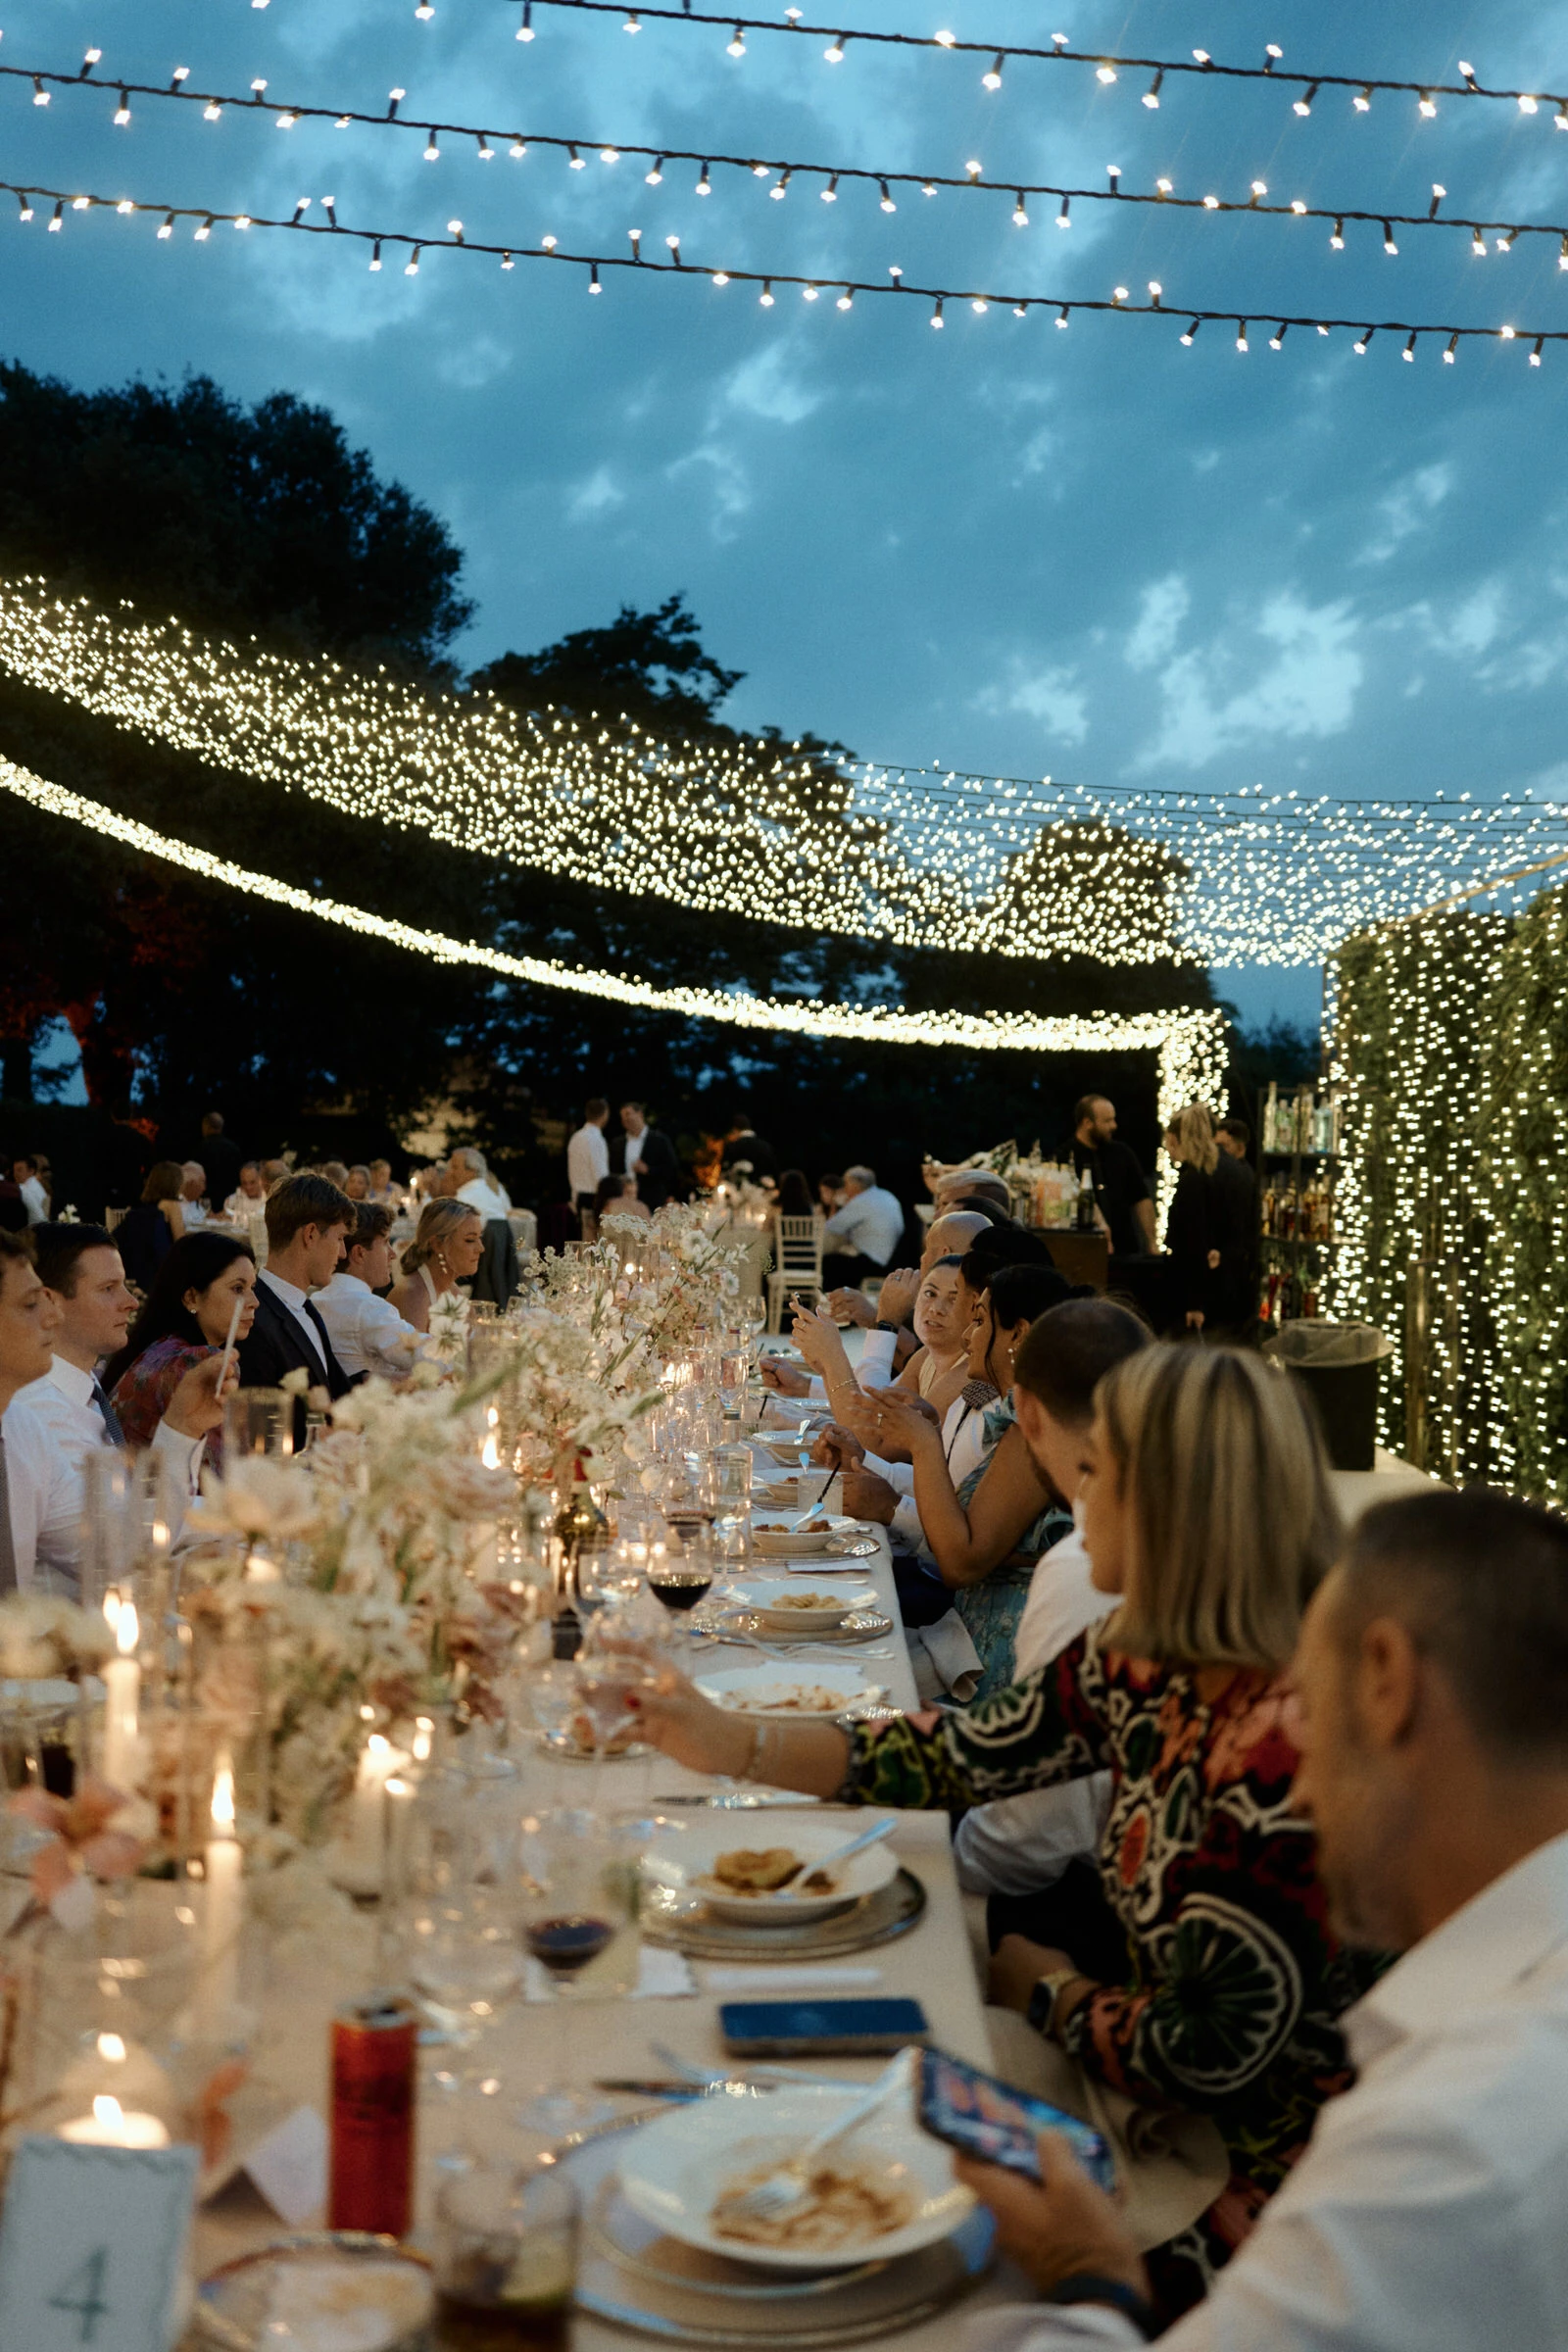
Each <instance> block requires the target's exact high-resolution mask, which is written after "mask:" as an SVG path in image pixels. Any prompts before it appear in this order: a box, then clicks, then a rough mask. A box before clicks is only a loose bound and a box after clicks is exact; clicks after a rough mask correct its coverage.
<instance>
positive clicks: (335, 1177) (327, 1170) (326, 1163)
mask: <svg viewBox="0 0 1568 2352" xmlns="http://www.w3.org/2000/svg"><path fill="white" fill-rule="evenodd" d="M316 1173H317V1175H318V1176H324V1177H325V1178H326V1181H327V1183H328V1184H335V1185H336V1186H337V1189H338V1191H339V1192H340V1193H341V1194H342V1195H343V1198H344V1199H345V1201H346V1200H347V1199H348V1188H349V1170H348V1162H347V1161H346V1160H342V1159H323V1160H322V1162H321V1164H320V1166H319V1168H318V1169H317V1171H316Z"/></svg>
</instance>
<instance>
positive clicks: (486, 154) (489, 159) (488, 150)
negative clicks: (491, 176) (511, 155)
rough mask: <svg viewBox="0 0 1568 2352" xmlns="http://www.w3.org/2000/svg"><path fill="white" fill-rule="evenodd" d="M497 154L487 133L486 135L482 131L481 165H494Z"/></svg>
mask: <svg viewBox="0 0 1568 2352" xmlns="http://www.w3.org/2000/svg"><path fill="white" fill-rule="evenodd" d="M495 154H496V151H495V149H494V148H493V147H492V146H491V144H490V141H489V139H488V137H487V136H486V135H485V133H484V132H483V131H482V130H481V131H480V133H479V161H480V163H481V164H491V163H494V161H495Z"/></svg>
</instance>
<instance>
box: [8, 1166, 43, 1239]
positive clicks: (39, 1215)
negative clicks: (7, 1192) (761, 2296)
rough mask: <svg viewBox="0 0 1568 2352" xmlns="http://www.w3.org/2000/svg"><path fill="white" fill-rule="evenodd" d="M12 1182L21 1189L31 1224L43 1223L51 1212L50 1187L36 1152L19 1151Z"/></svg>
mask: <svg viewBox="0 0 1568 2352" xmlns="http://www.w3.org/2000/svg"><path fill="white" fill-rule="evenodd" d="M11 1177H12V1182H13V1183H14V1184H15V1185H16V1186H17V1188H18V1190H19V1191H20V1193H21V1195H22V1198H23V1201H24V1204H25V1208H26V1211H27V1223H28V1224H29V1225H41V1224H42V1223H43V1221H44V1219H45V1218H46V1217H47V1216H48V1214H49V1187H48V1186H47V1185H46V1184H45V1182H44V1180H43V1173H42V1166H41V1163H40V1161H39V1159H38V1156H37V1154H36V1152H18V1153H17V1156H16V1158H15V1160H14V1161H13V1162H12V1166H11Z"/></svg>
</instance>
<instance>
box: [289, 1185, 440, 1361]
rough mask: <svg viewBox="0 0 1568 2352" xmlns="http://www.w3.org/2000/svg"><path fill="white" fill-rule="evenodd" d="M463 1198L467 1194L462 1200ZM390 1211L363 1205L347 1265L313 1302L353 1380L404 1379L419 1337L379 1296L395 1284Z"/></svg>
mask: <svg viewBox="0 0 1568 2352" xmlns="http://www.w3.org/2000/svg"><path fill="white" fill-rule="evenodd" d="M458 1198H459V1200H460V1201H461V1200H462V1198H463V1196H462V1194H461V1193H460V1194H459V1196H458ZM391 1231H392V1211H391V1210H390V1209H389V1208H387V1207H385V1206H383V1204H382V1203H381V1202H379V1201H361V1203H360V1221H359V1223H358V1225H357V1226H356V1227H355V1229H354V1231H353V1232H352V1233H351V1234H350V1235H349V1237H348V1241H347V1243H346V1244H345V1252H344V1258H343V1263H342V1265H341V1266H339V1268H338V1270H337V1272H336V1273H335V1274H334V1275H333V1277H332V1279H331V1281H330V1282H329V1283H328V1284H327V1286H326V1288H325V1290H324V1291H318V1292H317V1294H316V1296H315V1298H314V1299H312V1300H311V1304H312V1305H313V1306H314V1307H315V1308H316V1311H317V1313H318V1314H319V1316H320V1318H321V1321H322V1322H323V1323H324V1324H325V1325H326V1335H327V1338H328V1339H329V1340H330V1341H331V1343H332V1353H333V1354H334V1355H335V1356H336V1357H337V1360H338V1362H339V1363H340V1364H341V1365H342V1367H343V1369H344V1371H345V1372H346V1373H347V1374H348V1376H349V1378H350V1379H351V1380H352V1379H353V1378H354V1377H355V1375H356V1374H357V1373H360V1372H376V1373H379V1374H380V1376H381V1378H382V1379H383V1380H405V1379H407V1377H408V1375H409V1373H410V1371H411V1370H412V1369H413V1366H414V1351H415V1349H416V1348H417V1347H418V1345H419V1340H420V1337H421V1334H420V1333H419V1332H417V1331H416V1329H415V1327H414V1325H413V1324H412V1323H405V1321H404V1320H403V1317H402V1316H401V1315H400V1314H399V1313H398V1310H397V1308H396V1307H395V1306H394V1305H393V1303H392V1301H391V1299H378V1298H377V1297H376V1295H375V1294H376V1292H377V1291H384V1290H385V1289H386V1287H387V1285H388V1284H389V1283H390V1282H391V1280H392V1245H391V1243H390V1241H389V1240H388V1238H387V1237H388V1236H389V1235H390V1233H391Z"/></svg>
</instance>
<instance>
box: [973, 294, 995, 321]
mask: <svg viewBox="0 0 1568 2352" xmlns="http://www.w3.org/2000/svg"><path fill="white" fill-rule="evenodd" d="M969 308H970V310H971V311H973V312H974V313H975V315H976V317H977V318H981V319H983V318H984V317H985V315H986V313H987V311H989V310H990V308H991V305H990V303H989V302H987V300H986V298H985V296H984V295H983V294H977V295H976V296H975V298H974V300H973V302H971V303H970V305H969Z"/></svg>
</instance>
